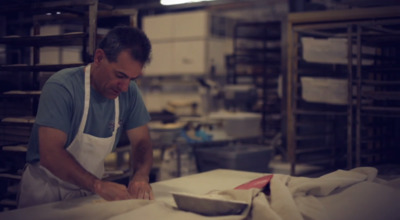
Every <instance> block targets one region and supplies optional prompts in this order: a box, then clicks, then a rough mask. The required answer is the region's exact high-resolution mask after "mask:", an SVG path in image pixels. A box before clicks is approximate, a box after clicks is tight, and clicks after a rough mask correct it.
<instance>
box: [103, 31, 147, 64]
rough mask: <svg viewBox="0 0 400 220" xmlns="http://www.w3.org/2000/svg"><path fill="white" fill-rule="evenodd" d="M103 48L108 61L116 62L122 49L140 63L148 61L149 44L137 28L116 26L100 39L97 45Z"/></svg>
mask: <svg viewBox="0 0 400 220" xmlns="http://www.w3.org/2000/svg"><path fill="white" fill-rule="evenodd" d="M98 48H100V49H102V50H104V53H105V54H106V56H107V59H108V60H109V61H110V62H116V61H117V58H118V55H119V53H120V52H121V51H123V50H129V53H130V55H131V56H132V58H133V59H135V60H136V61H138V62H140V63H142V65H144V64H146V63H148V62H149V61H150V51H151V44H150V41H149V39H148V38H147V36H146V35H145V34H144V33H143V32H142V31H141V30H139V29H137V28H131V27H116V28H114V29H113V30H111V31H110V32H108V34H107V35H106V36H105V37H104V38H103V39H102V40H101V41H100V43H99V47H98Z"/></svg>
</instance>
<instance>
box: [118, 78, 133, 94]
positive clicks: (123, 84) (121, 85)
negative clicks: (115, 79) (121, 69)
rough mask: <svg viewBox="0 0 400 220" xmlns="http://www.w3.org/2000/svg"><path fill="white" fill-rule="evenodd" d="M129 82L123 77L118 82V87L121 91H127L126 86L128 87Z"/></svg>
mask: <svg viewBox="0 0 400 220" xmlns="http://www.w3.org/2000/svg"><path fill="white" fill-rule="evenodd" d="M129 83H130V80H129V79H123V80H121V81H120V83H119V89H120V90H121V91H122V92H127V91H128V88H129Z"/></svg>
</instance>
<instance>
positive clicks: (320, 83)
mask: <svg viewBox="0 0 400 220" xmlns="http://www.w3.org/2000/svg"><path fill="white" fill-rule="evenodd" d="M300 81H301V91H302V93H301V96H302V98H303V99H304V100H305V101H308V102H318V103H328V104H336V105H347V102H348V82H347V79H332V78H323V77H301V78H300Z"/></svg>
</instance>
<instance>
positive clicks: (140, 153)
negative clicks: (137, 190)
mask: <svg viewBox="0 0 400 220" xmlns="http://www.w3.org/2000/svg"><path fill="white" fill-rule="evenodd" d="M131 163H132V171H133V173H132V178H133V177H135V176H141V177H147V178H148V177H149V175H150V172H151V168H152V166H153V148H152V146H151V143H141V144H140V145H139V146H136V147H133V146H132V159H131Z"/></svg>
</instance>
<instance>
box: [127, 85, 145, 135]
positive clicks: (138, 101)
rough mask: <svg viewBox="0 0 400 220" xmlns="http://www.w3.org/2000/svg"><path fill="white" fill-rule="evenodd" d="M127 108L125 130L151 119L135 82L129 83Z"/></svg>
mask: <svg viewBox="0 0 400 220" xmlns="http://www.w3.org/2000/svg"><path fill="white" fill-rule="evenodd" d="M127 110H128V112H127V119H126V124H125V129H126V130H129V129H132V128H136V127H140V126H142V125H145V124H147V123H148V122H149V121H150V119H151V118H150V114H149V112H148V111H147V108H146V105H145V103H144V101H143V98H142V94H141V92H140V90H139V88H138V86H137V84H136V83H135V82H132V83H131V85H130V89H129V95H128V101H127Z"/></svg>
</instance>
